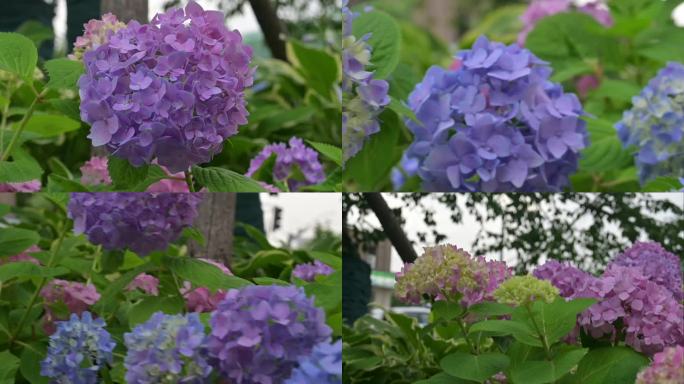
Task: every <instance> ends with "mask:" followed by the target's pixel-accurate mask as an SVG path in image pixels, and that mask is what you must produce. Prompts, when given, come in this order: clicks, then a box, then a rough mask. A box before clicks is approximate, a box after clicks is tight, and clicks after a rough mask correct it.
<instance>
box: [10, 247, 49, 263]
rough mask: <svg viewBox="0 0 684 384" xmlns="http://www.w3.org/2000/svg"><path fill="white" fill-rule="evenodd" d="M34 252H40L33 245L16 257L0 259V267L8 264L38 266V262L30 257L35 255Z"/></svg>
mask: <svg viewBox="0 0 684 384" xmlns="http://www.w3.org/2000/svg"><path fill="white" fill-rule="evenodd" d="M35 252H40V248H38V247H37V246H35V245H33V246H31V247H30V248H29V249H27V250H25V251H24V252H22V253H20V254H18V255H14V256H10V257H0V265H3V264H8V263H19V262H24V263H31V264H35V265H40V261H39V260H38V259H36V258H35V257H33V256H31V254H32V253H35Z"/></svg>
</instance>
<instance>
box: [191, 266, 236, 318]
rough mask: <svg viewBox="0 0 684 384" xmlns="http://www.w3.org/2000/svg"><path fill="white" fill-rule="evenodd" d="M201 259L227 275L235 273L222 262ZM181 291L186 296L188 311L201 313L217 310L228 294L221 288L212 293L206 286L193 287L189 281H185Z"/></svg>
mask: <svg viewBox="0 0 684 384" xmlns="http://www.w3.org/2000/svg"><path fill="white" fill-rule="evenodd" d="M200 260H202V261H204V262H205V263H209V264H211V265H213V266H215V267H217V268H218V269H220V270H221V272H223V273H225V274H226V275H229V276H232V275H233V273H232V272H231V271H230V269H228V268H227V267H226V266H225V265H223V264H222V263H219V262H217V261H214V260H211V259H200ZM181 293H182V294H183V297H184V298H185V305H186V306H187V308H188V311H190V312H199V313H201V312H211V311H213V310H215V309H216V308H217V307H218V305H219V303H220V302H221V300H223V298H224V297H225V296H226V291H224V290H222V289H219V290H217V291H216V292H214V293H212V292H211V291H210V290H209V289H208V288H205V287H197V288H194V289H193V288H192V284H191V283H190V282H189V281H186V282H184V283H183V287H182V288H181Z"/></svg>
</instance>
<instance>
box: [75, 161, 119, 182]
mask: <svg viewBox="0 0 684 384" xmlns="http://www.w3.org/2000/svg"><path fill="white" fill-rule="evenodd" d="M107 163H108V161H107V158H106V157H97V156H93V157H91V158H90V160H88V161H87V162H86V163H85V164H83V166H82V167H81V183H82V184H84V185H110V184H111V183H112V178H111V177H109V170H108V169H107Z"/></svg>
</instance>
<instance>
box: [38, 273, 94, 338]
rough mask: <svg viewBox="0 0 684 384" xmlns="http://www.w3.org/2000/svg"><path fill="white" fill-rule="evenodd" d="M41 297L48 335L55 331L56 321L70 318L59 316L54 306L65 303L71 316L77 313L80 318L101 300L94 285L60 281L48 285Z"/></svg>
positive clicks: (42, 291) (41, 292) (53, 281)
mask: <svg viewBox="0 0 684 384" xmlns="http://www.w3.org/2000/svg"><path fill="white" fill-rule="evenodd" d="M40 296H41V297H43V300H44V305H45V323H44V324H43V327H44V329H45V332H46V333H47V334H52V333H53V332H54V331H55V325H54V322H55V321H57V320H66V319H67V318H68V315H67V316H66V317H64V318H62V317H60V316H58V315H57V314H56V313H55V311H54V308H53V305H55V304H57V303H64V304H65V305H66V307H67V309H68V310H69V313H70V314H71V313H75V314H78V315H79V316H80V315H81V314H82V313H83V312H85V311H86V310H88V308H89V307H90V306H91V305H93V304H95V303H96V302H97V301H98V300H100V294H99V293H98V292H97V289H96V288H95V286H94V285H92V284H84V283H81V282H77V281H67V280H60V279H55V280H52V281H50V282H49V283H47V285H45V287H43V289H42V290H41V291H40Z"/></svg>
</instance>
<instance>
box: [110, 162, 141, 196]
mask: <svg viewBox="0 0 684 384" xmlns="http://www.w3.org/2000/svg"><path fill="white" fill-rule="evenodd" d="M107 163H108V164H107V168H108V170H109V176H110V177H111V178H112V181H113V182H114V187H115V188H116V189H118V190H127V189H129V188H130V187H132V186H134V185H136V184H139V183H141V182H142V181H144V180H145V179H146V178H147V174H148V173H149V171H150V167H149V166H148V165H144V166H141V167H134V166H133V165H131V163H129V162H128V160H125V159H120V158H118V157H115V156H110V157H109V159H108V161H107Z"/></svg>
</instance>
